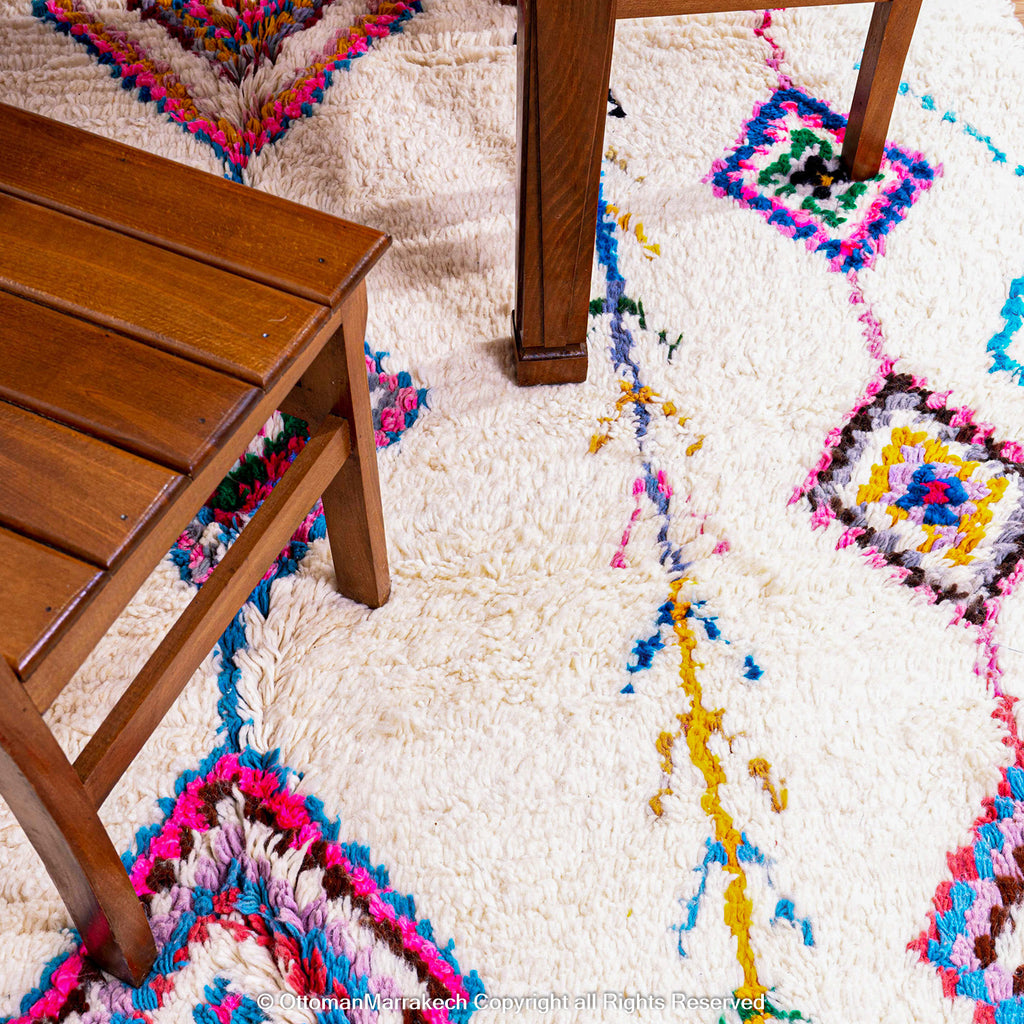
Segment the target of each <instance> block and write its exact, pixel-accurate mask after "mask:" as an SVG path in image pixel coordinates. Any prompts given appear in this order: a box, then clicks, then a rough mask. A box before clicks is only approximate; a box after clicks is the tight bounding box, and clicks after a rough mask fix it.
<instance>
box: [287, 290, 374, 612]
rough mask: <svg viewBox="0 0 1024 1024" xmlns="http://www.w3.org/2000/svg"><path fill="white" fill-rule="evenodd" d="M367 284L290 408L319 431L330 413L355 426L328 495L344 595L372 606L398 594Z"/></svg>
mask: <svg viewBox="0 0 1024 1024" xmlns="http://www.w3.org/2000/svg"><path fill="white" fill-rule="evenodd" d="M366 312H367V310H366V282H365V281H364V282H360V284H359V286H358V287H357V288H356V289H355V291H354V292H353V293H352V294H351V295H350V296H349V297H348V299H346V301H345V304H344V305H343V306H342V308H341V318H342V322H341V326H340V327H339V328H338V330H337V331H335V333H334V336H333V337H332V338H331V340H330V341H329V342H327V344H326V345H325V346H324V348H323V350H322V351H321V353H320V355H319V356H317V358H316V359H315V360H314V362H313V365H312V366H311V367H310V368H309V369H308V370H307V371H306V372H305V373H304V374H303V375H302V379H301V380H300V381H299V382H298V384H297V385H296V386H295V389H294V391H293V392H292V394H291V395H290V396H289V398H288V401H287V402H286V403H284V404H283V405H282V410H283V411H285V412H289V413H292V414H293V415H295V416H298V417H299V418H300V419H303V420H305V421H306V423H307V424H308V426H309V429H310V431H313V430H315V429H316V428H317V426H318V425H319V424H320V422H321V421H322V419H323V417H324V416H326V415H327V413H333V414H334V415H336V416H341V417H343V418H344V419H346V420H348V424H349V429H350V430H351V432H352V451H351V453H350V454H349V457H348V459H347V460H346V461H345V464H344V465H343V466H342V467H341V471H340V472H339V473H338V475H337V476H336V477H335V478H334V481H333V482H332V483H331V484H330V485H329V486H328V487H327V490H326V491H324V493H323V496H322V501H323V506H324V518H325V519H326V520H327V540H328V542H329V543H330V545H331V557H332V558H333V559H334V573H335V576H336V577H337V582H338V591H339V592H340V593H342V594H344V595H345V596H346V597H350V598H351V599H352V600H353V601H358V602H359V603H360V604H365V605H368V606H369V607H370V608H379V607H380V606H381V605H382V604H384V602H385V601H387V599H388V596H389V595H390V593H391V576H390V573H389V571H388V551H387V542H386V538H385V535H384V511H383V509H382V507H381V500H380V478H379V475H378V473H377V443H376V438H375V436H374V429H373V420H372V414H371V411H370V386H369V383H368V381H367V376H366V354H365V351H364V338H365V336H366Z"/></svg>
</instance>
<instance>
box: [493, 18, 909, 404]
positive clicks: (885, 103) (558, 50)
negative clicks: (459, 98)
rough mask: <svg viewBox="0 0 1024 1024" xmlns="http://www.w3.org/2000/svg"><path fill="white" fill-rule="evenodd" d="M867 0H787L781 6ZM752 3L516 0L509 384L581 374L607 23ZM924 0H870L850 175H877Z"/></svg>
mask: <svg viewBox="0 0 1024 1024" xmlns="http://www.w3.org/2000/svg"><path fill="white" fill-rule="evenodd" d="M863 2H866V0H790V2H789V3H787V4H785V6H786V7H817V6H822V5H823V4H832V5H835V4H847V3H863ZM754 6H755V5H753V4H751V3H749V0H519V30H518V37H517V38H518V55H517V56H518V90H517V92H518V113H517V121H518V136H519V142H518V170H517V185H518V199H517V227H516V307H515V313H514V316H513V331H514V335H515V344H514V348H515V354H514V358H515V367H516V379H517V381H518V383H520V384H524V385H529V384H568V383H572V382H579V381H583V380H586V377H587V346H586V336H587V323H588V316H589V304H590V283H591V268H592V265H593V254H594V237H595V233H596V231H597V216H598V209H597V203H598V190H599V185H600V180H601V159H602V157H603V155H604V122H605V118H606V116H607V96H608V81H609V75H610V73H611V61H612V44H613V42H614V34H615V22H616V20H617V19H620V18H651V17H659V16H667V15H678V14H709V13H714V12H718V11H745V10H751V9H753V8H754ZM920 7H921V0H881V2H879V3H875V4H874V9H873V12H872V17H871V25H870V27H869V29H868V35H867V41H866V43H865V46H864V54H863V57H862V59H861V67H860V73H859V76H858V78H857V86H856V89H855V91H854V96H853V102H852V104H851V109H850V117H849V125H848V127H847V130H846V138H845V141H844V144H843V162H844V164H845V165H846V167H847V169H848V170H849V172H850V175H851V177H853V178H854V179H855V180H861V179H864V178H870V177H873V176H874V175H875V174H877V173H878V168H879V166H880V164H881V160H882V152H883V150H884V147H885V136H886V133H887V132H888V130H889V120H890V118H891V116H892V109H893V104H894V103H895V100H896V94H897V92H898V90H899V83H900V75H901V73H902V70H903V63H904V61H905V60H906V56H907V50H908V49H909V47H910V41H911V37H912V36H913V33H914V26H915V25H916V23H917V16H918V11H919V10H920Z"/></svg>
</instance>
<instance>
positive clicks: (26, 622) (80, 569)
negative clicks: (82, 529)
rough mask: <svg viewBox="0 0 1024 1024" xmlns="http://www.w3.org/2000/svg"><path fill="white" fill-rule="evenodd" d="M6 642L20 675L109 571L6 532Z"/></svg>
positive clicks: (1, 581) (1, 576)
mask: <svg viewBox="0 0 1024 1024" xmlns="http://www.w3.org/2000/svg"><path fill="white" fill-rule="evenodd" d="M0 564H2V565H3V567H4V571H3V572H2V573H0V608H2V609H3V622H4V627H3V630H2V631H0V643H2V645H3V650H2V651H0V653H2V654H3V657H4V659H5V660H6V661H7V664H8V665H10V666H11V668H13V669H14V671H15V672H16V673H17V674H18V675H19V676H24V674H25V672H26V669H27V668H28V666H29V665H30V663H31V662H33V661H34V660H35V659H36V658H37V657H38V655H39V654H40V653H41V651H42V649H43V648H44V647H45V645H46V643H47V642H48V640H50V638H52V636H53V634H54V632H55V631H56V630H57V629H58V627H60V626H61V625H62V624H63V623H64V621H65V620H66V619H69V617H70V615H71V613H72V612H73V611H75V610H76V609H77V608H79V607H80V606H81V604H82V598H83V597H84V596H85V595H87V594H88V593H89V592H90V591H92V590H94V589H95V588H96V586H97V584H98V583H99V582H100V580H101V579H102V578H103V575H104V574H103V571H102V570H101V569H97V568H96V567H95V566H93V565H88V564H86V563H85V562H80V561H79V560H78V559H76V558H72V557H71V556H70V555H65V554H63V553H62V552H60V551H54V550H53V549H52V548H48V547H46V546H45V545H44V544H40V543H38V542H37V541H34V540H29V539H28V538H27V537H22V536H20V535H19V534H17V533H11V532H10V531H9V530H4V529H0Z"/></svg>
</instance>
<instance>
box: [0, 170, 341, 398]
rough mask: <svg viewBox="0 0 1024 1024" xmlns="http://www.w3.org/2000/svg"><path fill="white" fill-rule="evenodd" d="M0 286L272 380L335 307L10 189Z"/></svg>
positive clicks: (2, 215)
mask: <svg viewBox="0 0 1024 1024" xmlns="http://www.w3.org/2000/svg"><path fill="white" fill-rule="evenodd" d="M2 162H3V161H0V163H2ZM0 287H2V288H3V289H5V290H7V291H10V292H14V293H15V294H18V295H22V296H24V297H27V298H32V299H35V300H37V301H40V302H43V303H45V304H47V305H50V306H54V307H57V308H59V309H62V310H64V311H65V312H69V313H72V314H74V315H76V316H81V317H83V318H84V319H88V320H92V321H95V322H96V323H101V324H103V325H104V326H107V327H112V328H114V329H115V330H118V331H122V332H124V333H126V334H129V335H131V336H133V337H136V338H139V339H140V340H143V341H146V342H147V343H150V344H153V345H156V346H157V347H158V348H162V349H164V350H165V351H168V352H173V353H174V354H176V355H180V356H182V357H184V358H186V359H190V360H192V361H193V362H198V363H201V364H202V365H204V366H209V367H211V368H213V369H216V370H222V371H225V372H227V373H230V374H233V375H234V376H236V377H238V378H240V379H241V380H245V381H247V382H249V383H251V384H258V385H260V386H261V387H264V388H265V387H267V386H268V385H269V384H270V383H271V382H272V381H273V379H274V378H275V377H276V375H277V374H278V373H279V372H280V369H281V367H282V366H284V365H286V364H287V362H288V360H289V359H291V357H292V356H293V355H294V354H295V352H296V351H298V350H299V349H300V348H301V347H302V345H303V344H304V343H305V342H306V341H307V340H308V339H309V337H311V336H312V334H313V333H314V332H315V330H316V328H317V327H318V326H319V325H320V324H322V323H323V322H324V321H325V320H326V319H327V316H328V314H329V310H328V309H326V308H325V307H324V306H319V305H317V304H315V303H313V302H310V301H308V300H306V299H299V298H296V297H295V296H293V295H289V294H286V293H285V292H281V291H277V290H275V289H273V288H269V287H267V286H266V285H262V284H258V283H257V282H255V281H249V280H246V279H245V278H241V277H237V276H236V275H234V274H229V273H227V272H226V271H223V270H217V269H216V268H214V267H209V266H205V265H204V264H201V263H196V262H195V261H194V260H190V259H187V258H185V257H183V256H178V255H176V254H175V253H171V252H168V251H167V250H165V249H160V248H157V247H156V246H152V245H147V244H146V243H144V242H140V241H137V240H136V239H133V238H126V237H124V236H122V235H118V234H117V233H115V232H113V231H110V230H108V229H107V228H101V227H97V226H96V225H94V224H86V223H83V222H80V221H76V220H74V219H73V218H72V217H69V216H66V215H65V214H62V213H57V212H56V211H54V210H50V209H47V208H45V207H42V206H37V205H35V204H33V203H27V202H24V201H22V200H20V199H14V198H12V197H11V196H8V195H3V194H0Z"/></svg>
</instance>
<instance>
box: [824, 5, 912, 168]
mask: <svg viewBox="0 0 1024 1024" xmlns="http://www.w3.org/2000/svg"><path fill="white" fill-rule="evenodd" d="M920 10H921V0H889V2H887V3H876V4H875V7H874V11H873V12H872V15H871V25H870V27H869V28H868V38H867V42H866V43H865V44H864V56H863V57H862V58H861V63H860V74H859V75H858V76H857V88H856V89H855V90H854V94H853V103H852V104H851V105H850V118H849V121H848V123H847V127H846V138H845V140H844V142H843V163H844V164H845V165H846V168H847V170H848V171H849V172H850V176H851V177H852V178H853V179H854V180H855V181H863V180H864V179H865V178H873V177H874V176H875V175H876V174H877V173H878V168H879V166H880V165H881V163H882V154H883V151H884V150H885V137H886V135H887V133H888V131H889V121H890V119H891V118H892V108H893V105H894V104H895V102H896V94H897V93H898V91H899V87H900V77H901V76H902V74H903V64H904V61H906V59H907V51H908V50H909V49H910V40H911V38H912V37H913V35H914V26H915V25H916V24H917V15H918V12H919V11H920Z"/></svg>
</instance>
